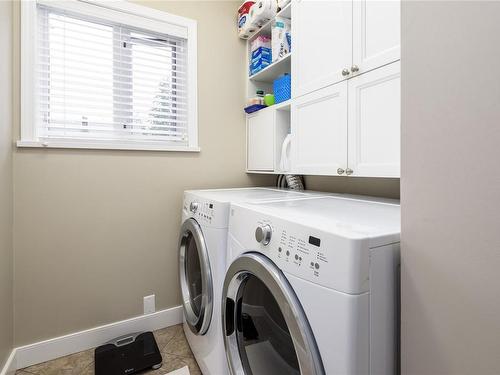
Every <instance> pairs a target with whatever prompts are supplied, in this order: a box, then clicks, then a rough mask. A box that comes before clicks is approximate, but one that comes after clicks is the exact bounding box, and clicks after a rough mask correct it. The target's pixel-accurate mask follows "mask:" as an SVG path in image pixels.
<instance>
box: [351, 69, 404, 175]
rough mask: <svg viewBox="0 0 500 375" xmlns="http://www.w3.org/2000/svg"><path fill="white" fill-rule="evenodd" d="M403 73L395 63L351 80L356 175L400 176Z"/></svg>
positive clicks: (352, 148)
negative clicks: (401, 87)
mask: <svg viewBox="0 0 500 375" xmlns="http://www.w3.org/2000/svg"><path fill="white" fill-rule="evenodd" d="M400 86H401V74H400V63H399V61H398V62H395V63H392V64H390V65H386V66H384V67H382V68H378V69H375V70H372V71H371V72H368V73H365V74H362V75H360V76H358V77H355V78H352V79H350V80H349V115H348V116H349V126H348V139H349V146H348V149H349V156H348V165H349V168H350V169H352V171H353V172H352V175H353V176H367V177H399V175H400V173H399V169H400V134H401V89H400Z"/></svg>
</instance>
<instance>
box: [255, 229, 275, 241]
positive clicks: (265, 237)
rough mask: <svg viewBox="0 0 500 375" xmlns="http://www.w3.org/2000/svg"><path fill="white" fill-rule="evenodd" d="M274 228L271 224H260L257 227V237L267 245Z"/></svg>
mask: <svg viewBox="0 0 500 375" xmlns="http://www.w3.org/2000/svg"><path fill="white" fill-rule="evenodd" d="M272 233H273V230H272V229H271V226H270V225H260V226H258V227H257V229H255V239H256V240H257V242H260V243H261V244H262V245H264V246H266V245H267V244H269V242H270V241H271V235H272Z"/></svg>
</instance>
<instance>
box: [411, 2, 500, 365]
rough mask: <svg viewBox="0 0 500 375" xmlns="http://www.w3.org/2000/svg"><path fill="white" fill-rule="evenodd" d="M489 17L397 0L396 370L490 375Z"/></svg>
mask: <svg viewBox="0 0 500 375" xmlns="http://www.w3.org/2000/svg"><path fill="white" fill-rule="evenodd" d="M499 20H500V2H498V1H493V2H481V1H472V2H463V1H459V2H450V1H444V2H432V1H422V2H420V1H407V2H404V3H403V7H402V48H403V49H402V57H401V60H402V94H403V99H402V105H403V106H402V121H403V125H402V139H403V142H402V148H401V149H402V151H403V155H402V171H403V173H402V178H401V204H402V368H403V371H402V373H403V374H408V375H410V374H412V375H413V374H414V375H417V374H419V375H420V374H422V375H431V374H432V375H445V374H446V375H452V374H453V375H461V374H470V375H493V374H500V349H499V340H500V297H499V296H500V291H499V287H500V282H499V280H500V278H499V275H500V167H499V161H500V158H499V150H500V74H499V73H498V69H497V68H498V67H499V66H500V49H499V46H500V22H499Z"/></svg>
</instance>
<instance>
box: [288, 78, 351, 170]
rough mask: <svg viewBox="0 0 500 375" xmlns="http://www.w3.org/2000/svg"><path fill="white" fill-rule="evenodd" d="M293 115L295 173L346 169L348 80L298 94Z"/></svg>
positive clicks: (293, 163) (293, 165) (293, 162)
mask: <svg viewBox="0 0 500 375" xmlns="http://www.w3.org/2000/svg"><path fill="white" fill-rule="evenodd" d="M291 115H292V135H293V138H292V148H291V149H292V155H293V156H292V169H293V171H294V173H303V174H324V175H337V173H338V172H337V171H338V170H342V171H343V170H344V169H345V167H346V165H347V82H345V81H344V82H340V83H338V84H336V85H332V86H329V87H327V88H325V89H322V90H319V91H315V92H313V93H311V94H308V95H305V96H301V97H300V98H297V99H296V100H295V102H294V103H292V114H291ZM342 173H343V172H342ZM342 173H339V174H342Z"/></svg>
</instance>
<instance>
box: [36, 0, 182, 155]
mask: <svg viewBox="0 0 500 375" xmlns="http://www.w3.org/2000/svg"><path fill="white" fill-rule="evenodd" d="M36 7H37V8H36V18H37V26H36V28H37V30H36V35H37V38H36V39H37V40H36V44H37V45H36V54H35V55H36V56H35V57H36V63H35V65H36V68H35V76H34V77H35V81H36V82H35V90H36V95H35V96H36V98H35V100H34V105H35V106H36V107H38V108H37V110H36V112H37V113H35V116H34V117H35V122H36V125H35V129H34V133H35V137H36V138H37V139H40V140H48V141H50V140H55V139H57V140H81V141H85V140H89V141H95V140H101V141H102V140H105V141H110V142H113V141H117V142H122V143H123V142H126V143H134V142H139V143H141V144H144V143H145V142H147V143H151V144H153V143H154V144H163V145H171V146H173V147H174V148H175V147H183V146H185V147H187V146H188V145H189V144H190V143H189V134H190V132H189V126H190V124H189V121H188V120H189V116H188V113H189V105H190V103H189V100H188V99H189V95H188V80H189V77H188V64H187V58H188V53H187V51H188V50H187V39H185V38H180V37H176V36H171V35H167V34H162V33H158V32H154V31H148V30H146V29H141V28H136V27H133V26H129V25H124V24H123V23H120V22H113V21H112V20H103V19H100V18H94V17H91V16H88V15H81V14H78V13H75V12H68V11H66V10H61V9H56V8H53V7H50V6H45V5H41V4H37V6H36Z"/></svg>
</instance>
